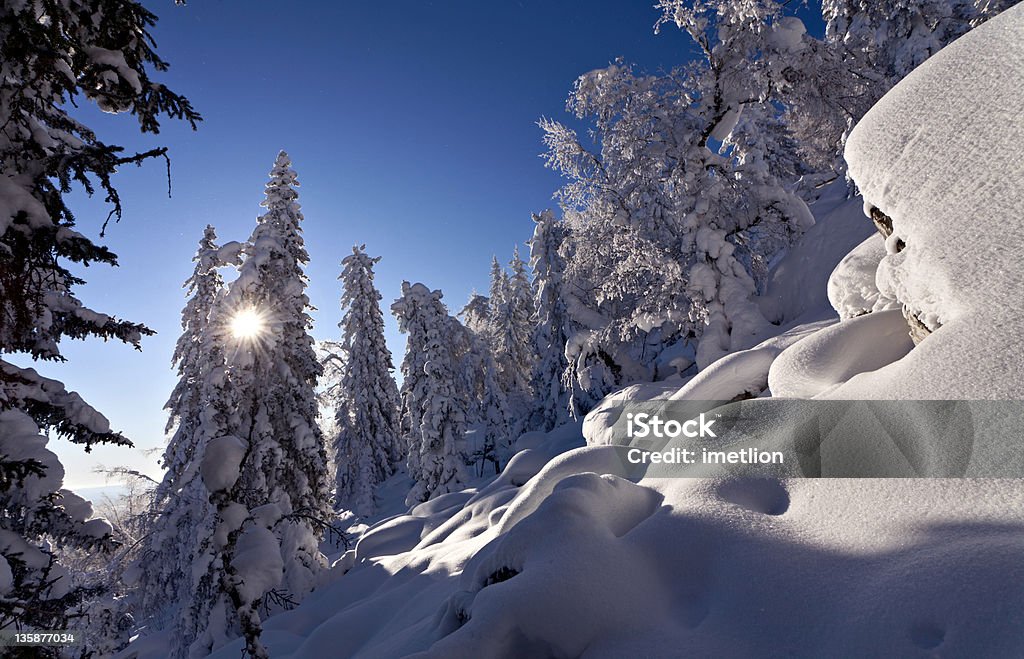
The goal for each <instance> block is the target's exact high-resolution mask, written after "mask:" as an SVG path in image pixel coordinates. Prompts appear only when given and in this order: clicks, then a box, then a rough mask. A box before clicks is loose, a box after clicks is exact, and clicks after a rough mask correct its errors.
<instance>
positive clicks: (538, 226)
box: [530, 210, 572, 431]
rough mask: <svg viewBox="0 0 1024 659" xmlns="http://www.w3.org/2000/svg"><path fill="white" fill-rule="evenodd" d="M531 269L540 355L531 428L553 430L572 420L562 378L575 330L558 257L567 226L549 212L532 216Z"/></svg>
mask: <svg viewBox="0 0 1024 659" xmlns="http://www.w3.org/2000/svg"><path fill="white" fill-rule="evenodd" d="M533 222H534V228H533V238H532V239H531V240H530V269H531V270H533V283H534V286H535V287H536V291H537V292H536V296H537V297H536V300H537V302H536V308H537V323H536V325H535V326H534V331H533V345H534V349H535V350H536V351H537V353H536V354H537V360H536V361H535V362H534V368H533V373H532V376H531V377H532V383H533V395H534V406H533V415H532V417H531V427H532V428H534V429H537V430H545V431H546V430H551V429H552V428H555V427H556V426H558V425H561V424H562V423H565V422H566V421H568V420H569V397H568V393H567V391H566V388H565V386H564V385H563V383H562V377H563V376H564V375H565V371H566V368H567V366H568V362H566V359H565V346H566V343H567V342H568V337H569V335H570V333H571V332H572V330H571V329H570V320H569V314H568V312H567V311H566V308H565V301H564V300H563V298H562V276H563V273H564V272H565V259H564V258H563V257H562V255H561V254H560V253H559V250H560V249H561V247H562V245H563V243H564V242H565V240H566V234H567V225H566V224H565V223H564V222H561V221H560V220H558V219H557V218H556V217H555V214H554V213H553V212H551V211H550V210H546V211H544V212H542V213H540V214H539V215H538V214H534V215H533Z"/></svg>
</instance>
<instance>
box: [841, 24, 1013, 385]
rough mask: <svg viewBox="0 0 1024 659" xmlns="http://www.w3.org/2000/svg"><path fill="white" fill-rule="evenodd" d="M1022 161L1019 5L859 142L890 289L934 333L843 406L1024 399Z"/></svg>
mask: <svg viewBox="0 0 1024 659" xmlns="http://www.w3.org/2000/svg"><path fill="white" fill-rule="evenodd" d="M1022 152H1024V5H1018V6H1016V7H1013V8H1011V9H1008V10H1007V11H1005V12H1004V13H1003V14H1001V15H999V16H997V17H996V18H994V19H992V20H990V21H988V22H987V23H985V24H984V25H982V26H980V27H978V28H977V29H975V30H973V31H971V32H970V33H968V34H967V35H965V36H964V37H962V38H960V39H959V40H957V41H956V42H954V43H953V44H951V45H950V46H948V47H946V48H945V49H943V50H942V51H941V52H939V53H938V54H936V55H935V56H934V57H932V58H931V59H929V60H927V61H926V62H925V63H924V64H923V65H921V66H920V67H918V68H917V69H916V70H915V71H914V72H913V73H911V74H910V75H909V76H907V78H905V79H904V80H903V81H902V82H900V83H899V84H898V85H896V87H894V88H893V89H892V90H891V91H890V92H889V93H888V94H886V95H885V96H884V97H883V98H882V100H881V101H879V102H878V104H877V105H875V107H874V108H872V109H871V111H870V112H868V114H867V115H866V116H865V117H864V119H863V120H862V121H861V122H860V124H859V125H858V126H857V127H856V129H855V130H854V131H853V133H852V134H851V136H850V139H849V142H848V144H847V149H846V158H847V160H848V162H849V166H850V174H851V176H852V177H853V179H854V180H855V181H856V183H857V185H858V187H859V188H860V190H861V192H862V193H863V195H864V199H865V201H866V202H867V204H869V205H870V206H872V207H875V208H877V209H879V210H880V211H881V212H882V213H884V214H885V215H886V216H888V217H889V218H891V221H892V227H893V233H892V235H891V236H890V237H889V238H888V239H887V240H886V255H885V257H884V258H883V259H882V261H881V263H880V265H879V273H878V279H879V281H880V282H884V285H885V286H886V287H887V288H889V289H891V290H892V292H893V294H894V296H895V297H896V299H898V300H899V302H900V303H902V304H903V305H904V306H905V307H906V308H907V315H908V317H913V318H916V319H917V320H918V321H920V323H921V324H922V325H923V326H924V327H925V328H927V330H929V331H930V332H931V334H930V335H929V336H928V337H927V338H926V339H924V340H923V341H922V342H921V344H920V346H918V348H917V349H915V350H914V351H912V352H911V353H910V354H909V355H908V356H907V357H906V358H904V359H901V360H900V361H899V362H897V363H895V364H893V365H892V366H890V367H888V368H885V369H883V370H881V371H878V372H877V373H875V374H865V375H863V376H860V377H857V378H854V379H853V380H851V382H849V383H848V384H847V385H846V386H845V387H843V388H842V389H841V390H839V391H837V392H836V395H841V396H845V397H848V398H861V397H868V398H876V397H892V396H898V397H902V398H1019V397H1021V394H1022V390H1024V378H1021V375H1020V374H1021V373H1022V372H1024V351H1021V349H1020V345H1021V341H1022V338H1024V302H1022V299H1024V298H1022V296H1021V291H1022V290H1024V267H1022V264H1021V259H1020V255H1021V254H1024V188H1022V187H1021V180H1022V177H1024V160H1022V159H1021V157H1020V154H1021V153H1022ZM944 374H946V375H944ZM953 374H955V377H950V376H951V375H953Z"/></svg>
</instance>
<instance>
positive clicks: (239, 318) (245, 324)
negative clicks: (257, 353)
mask: <svg viewBox="0 0 1024 659" xmlns="http://www.w3.org/2000/svg"><path fill="white" fill-rule="evenodd" d="M266 331H267V321H266V320H265V319H264V318H263V315H262V314H261V313H260V312H258V311H256V310H255V309H241V310H239V311H238V312H236V313H235V315H234V316H232V317H231V335H232V336H233V337H235V338H236V339H239V340H252V339H256V338H258V337H259V336H260V335H262V334H263V333H264V332H266Z"/></svg>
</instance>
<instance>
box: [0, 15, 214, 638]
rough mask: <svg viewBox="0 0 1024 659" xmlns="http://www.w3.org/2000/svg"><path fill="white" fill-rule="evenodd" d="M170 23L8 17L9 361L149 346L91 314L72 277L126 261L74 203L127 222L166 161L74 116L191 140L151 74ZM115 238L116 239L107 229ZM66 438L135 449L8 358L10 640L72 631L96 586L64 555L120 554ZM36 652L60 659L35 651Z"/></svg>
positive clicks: (3, 165) (4, 294) (2, 148)
mask: <svg viewBox="0 0 1024 659" xmlns="http://www.w3.org/2000/svg"><path fill="white" fill-rule="evenodd" d="M155 20H156V18H155V16H154V15H153V14H152V13H150V12H149V11H148V10H147V9H145V8H144V7H143V6H142V5H140V4H138V3H136V2H133V1H131V0H118V1H116V2H113V1H105V2H98V3H84V2H78V1H71V2H64V3H49V2H47V3H24V2H8V3H4V4H3V5H2V6H0V70H2V73H0V126H2V127H3V130H0V170H2V171H0V173H2V175H0V355H4V356H6V355H10V354H15V353H21V354H23V355H28V356H29V357H30V358H32V359H34V360H42V361H62V360H63V359H64V357H63V356H62V355H61V352H60V349H59V344H60V342H61V340H62V339H64V338H74V339H84V338H87V337H99V338H102V339H104V340H107V339H117V340H119V341H123V342H125V343H128V344H131V345H134V346H139V343H140V340H141V338H142V336H144V335H148V334H151V332H150V330H148V329H147V328H146V327H144V326H143V325H140V324H137V323H132V322H128V321H123V320H119V319H117V318H114V317H112V316H109V315H107V314H103V313H98V312H95V311H93V310H91V309H89V308H88V307H86V306H85V305H84V304H83V303H82V302H81V301H80V300H79V299H78V298H77V297H76V294H75V287H76V286H78V285H80V284H82V283H84V282H83V280H82V279H81V278H79V277H78V276H77V275H75V274H73V273H72V271H71V268H72V267H73V265H72V264H77V265H81V264H86V265H87V264H92V263H102V264H107V265H116V264H117V257H116V255H115V254H113V253H112V252H111V251H110V250H108V249H107V248H105V247H103V246H101V245H98V244H96V243H94V242H93V241H92V240H90V239H89V238H88V237H86V236H85V235H83V234H82V233H79V232H78V231H76V230H75V228H74V227H75V217H74V214H73V213H72V211H71V209H70V207H69V206H68V205H67V202H66V195H67V194H68V193H70V192H71V190H72V187H73V186H74V185H75V184H76V183H77V184H79V185H81V187H82V189H84V190H85V191H86V192H87V193H89V194H92V193H93V192H94V191H95V190H96V189H97V188H98V189H100V190H101V191H102V194H103V195H104V196H105V197H106V199H107V200H108V201H109V202H110V203H111V204H112V207H113V208H112V211H111V213H112V216H114V217H117V218H119V217H120V213H121V205H120V198H119V196H118V193H117V190H116V189H115V188H114V186H113V181H112V178H113V175H114V173H115V171H116V170H117V169H118V168H120V167H121V166H123V165H125V164H128V163H135V164H139V163H142V162H143V161H144V160H146V159H147V158H150V157H153V156H160V155H163V154H164V153H165V150H164V149H154V150H152V151H148V152H146V153H140V154H134V155H129V154H125V153H123V149H122V148H121V147H119V146H117V145H113V144H107V143H105V142H103V141H102V140H101V139H100V138H99V137H98V136H97V135H96V134H95V133H94V132H93V131H92V130H91V129H90V128H89V127H88V126H86V125H85V124H83V123H81V120H80V119H76V118H72V117H71V115H70V114H69V112H68V110H67V107H68V103H69V102H70V101H71V100H72V99H78V102H79V103H81V102H83V101H84V102H87V103H91V104H95V106H96V107H98V108H99V109H101V110H104V111H107V112H111V113H130V114H132V115H134V116H135V118H136V119H137V120H138V122H139V126H140V128H141V130H142V131H144V132H157V130H158V128H159V125H160V120H161V118H162V117H170V118H181V119H184V120H186V121H188V122H190V123H191V124H192V125H193V127H194V126H195V122H196V121H198V120H199V115H198V114H197V113H196V112H195V111H194V110H193V109H192V107H191V105H190V104H189V103H188V101H187V100H186V99H184V98H183V97H181V96H178V95H177V94H175V93H174V92H172V91H171V90H170V89H168V88H167V87H165V86H164V85H162V84H159V83H157V82H156V81H155V80H153V79H152V78H151V77H150V76H151V73H152V71H154V70H155V71H163V70H165V69H166V68H167V65H166V63H165V62H163V61H162V60H161V59H160V58H159V57H158V56H157V54H156V52H155V51H154V50H153V45H152V41H151V39H150V35H149V30H150V28H151V27H152V26H153V24H154V22H155ZM100 233H101V235H102V231H101V232H100ZM48 433H55V434H57V435H59V436H61V437H64V438H66V439H68V440H70V441H72V442H74V443H76V444H79V445H81V446H83V447H85V448H86V450H88V448H89V447H90V446H93V445H96V444H99V443H109V444H118V445H130V442H129V441H128V440H127V439H126V438H124V437H123V436H122V435H120V434H119V433H116V432H112V431H111V429H110V424H109V423H108V421H107V419H105V418H104V417H103V416H102V415H101V414H100V413H99V412H97V411H96V410H94V409H93V408H92V407H90V406H89V405H87V404H86V403H85V402H84V401H83V400H82V399H81V398H80V397H79V396H78V394H75V393H73V392H69V391H67V390H66V389H65V388H64V385H63V384H61V383H60V382H57V381H55V380H51V379H48V378H45V377H42V376H40V375H39V374H38V373H37V372H36V371H35V370H34V369H30V368H23V367H19V366H15V365H14V364H12V363H10V362H9V361H7V360H6V359H0V510H2V511H3V512H2V513H0V628H4V629H13V628H19V629H33V628H34V629H64V628H68V627H69V626H71V625H69V619H68V617H69V614H70V613H71V610H72V608H73V607H75V608H77V607H78V605H79V603H81V602H82V600H83V599H85V598H89V597H92V596H94V595H95V594H96V592H97V588H96V587H94V586H92V585H90V584H89V583H88V582H87V581H85V580H83V579H77V578H73V576H72V575H71V574H69V572H68V570H67V568H66V567H65V566H64V565H62V564H61V562H60V555H61V549H62V548H63V547H68V546H77V547H84V548H86V549H89V550H92V551H107V550H110V549H112V548H113V544H114V543H113V541H112V538H111V536H110V526H109V525H108V524H107V523H106V522H104V521H102V520H90V519H88V518H89V517H90V516H91V514H92V513H91V506H89V504H88V503H87V502H85V501H83V500H82V499H80V498H78V497H76V496H75V495H73V494H72V493H70V492H67V491H64V490H62V489H61V485H62V481H63V478H64V469H63V466H62V465H61V463H60V461H59V460H58V459H57V456H56V455H55V454H54V453H53V452H51V451H50V450H49V449H48V448H47V434H48ZM33 650H34V651H36V652H37V656H38V655H44V656H45V655H48V654H56V653H57V649H54V648H50V649H46V648H34V649H33Z"/></svg>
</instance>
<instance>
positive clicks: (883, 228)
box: [871, 208, 892, 238]
mask: <svg viewBox="0 0 1024 659" xmlns="http://www.w3.org/2000/svg"><path fill="white" fill-rule="evenodd" d="M871 221H872V222H874V224H875V228H877V229H878V233H880V234H882V237H883V238H888V237H889V236H891V235H892V218H890V217H889V216H888V215H886V214H885V213H883V212H882V211H880V210H878V209H877V208H872V209H871Z"/></svg>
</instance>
